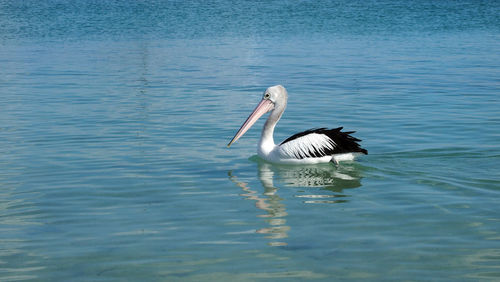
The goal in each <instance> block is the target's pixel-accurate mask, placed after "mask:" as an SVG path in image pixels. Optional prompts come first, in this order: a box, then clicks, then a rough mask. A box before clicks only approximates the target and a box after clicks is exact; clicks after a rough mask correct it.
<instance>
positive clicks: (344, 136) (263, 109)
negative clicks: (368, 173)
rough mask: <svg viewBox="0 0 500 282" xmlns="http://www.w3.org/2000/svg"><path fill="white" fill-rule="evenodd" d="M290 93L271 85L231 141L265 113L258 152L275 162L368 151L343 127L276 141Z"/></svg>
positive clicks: (306, 161)
mask: <svg viewBox="0 0 500 282" xmlns="http://www.w3.org/2000/svg"><path fill="white" fill-rule="evenodd" d="M287 99H288V93H287V91H286V89H285V87H283V86H281V85H275V86H271V87H269V88H267V89H266V91H264V95H263V97H262V100H261V101H260V103H259V104H258V105H257V107H256V108H255V110H254V111H253V112H252V113H251V114H250V116H249V117H248V118H247V120H246V121H245V122H244V123H243V125H242V126H241V128H240V129H239V130H238V132H237V133H236V135H235V136H234V137H233V139H232V140H231V142H229V144H227V147H228V148H229V147H230V146H231V144H233V143H234V142H236V141H237V140H238V139H239V138H240V137H241V136H243V134H245V132H247V130H248V129H250V127H252V125H253V124H254V123H255V122H256V121H257V120H258V119H259V118H260V117H261V116H262V115H264V114H266V113H268V112H271V114H270V115H269V117H268V118H267V121H266V123H265V124H264V128H263V129H262V134H261V136H260V141H259V145H258V148H257V153H258V155H259V156H260V157H261V158H263V159H264V160H266V161H268V162H271V163H280V164H317V163H328V162H333V163H335V164H338V162H339V161H345V160H354V158H355V157H356V156H357V155H361V154H365V155H366V154H368V151H366V150H365V149H363V148H361V147H360V146H359V144H358V143H357V142H359V141H361V140H359V139H357V138H355V137H353V136H351V134H352V133H354V132H355V131H350V132H342V131H341V130H342V127H338V128H333V129H327V128H315V129H309V130H306V131H303V132H300V133H297V134H295V135H292V136H290V137H289V138H287V139H285V141H283V142H281V143H280V144H279V145H276V144H275V143H274V138H273V133H274V127H275V126H276V124H277V123H278V121H279V120H280V118H281V116H282V115H283V112H284V111H285V108H286V103H287Z"/></svg>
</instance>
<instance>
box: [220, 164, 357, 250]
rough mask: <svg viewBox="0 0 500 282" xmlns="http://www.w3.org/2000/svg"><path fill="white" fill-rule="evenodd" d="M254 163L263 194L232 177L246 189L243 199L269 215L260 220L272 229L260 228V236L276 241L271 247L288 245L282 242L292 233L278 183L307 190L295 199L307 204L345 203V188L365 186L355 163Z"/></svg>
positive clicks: (231, 174)
mask: <svg viewBox="0 0 500 282" xmlns="http://www.w3.org/2000/svg"><path fill="white" fill-rule="evenodd" d="M254 160H255V161H256V162H257V168H258V177H259V180H260V182H261V184H262V186H263V188H264V192H263V193H259V192H257V191H256V190H254V189H252V188H250V186H249V184H248V183H246V182H242V181H239V180H238V178H237V177H236V176H235V175H234V174H233V172H232V171H229V172H228V175H229V179H230V180H231V181H232V182H234V183H235V184H236V185H237V186H238V187H240V188H241V189H242V190H243V193H242V194H240V196H243V197H245V198H246V199H248V200H253V201H255V206H256V207H257V208H258V209H261V210H263V211H265V212H266V213H265V214H260V215H258V217H262V218H266V222H267V223H268V224H269V227H265V228H261V229H258V230H257V231H256V233H260V234H266V235H267V236H266V238H268V239H271V240H272V241H271V242H269V243H268V244H269V245H271V246H285V245H287V243H286V242H283V241H282V239H284V238H287V237H288V231H289V230H290V226H288V225H287V224H286V223H287V221H286V217H287V215H288V213H287V211H286V206H285V204H284V203H283V198H281V197H280V196H279V195H278V188H277V187H276V186H274V182H275V181H276V182H277V183H280V184H283V186H286V187H297V188H303V189H301V190H297V195H295V197H296V198H301V199H303V203H306V204H321V203H323V204H325V203H326V204H333V203H345V202H347V200H346V197H347V195H345V194H344V193H343V191H344V189H349V188H357V187H360V186H361V176H360V173H359V168H356V167H354V165H355V164H354V163H353V164H352V165H351V164H349V163H348V164H342V165H340V166H338V167H335V166H333V165H331V164H320V165H307V166H284V165H274V164H270V163H267V162H264V161H262V160H260V159H254ZM311 188H312V189H311ZM314 188H316V189H314Z"/></svg>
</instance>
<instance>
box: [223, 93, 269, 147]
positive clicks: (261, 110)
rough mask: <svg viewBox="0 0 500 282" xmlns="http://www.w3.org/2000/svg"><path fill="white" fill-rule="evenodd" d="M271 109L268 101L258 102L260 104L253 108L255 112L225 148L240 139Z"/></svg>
mask: <svg viewBox="0 0 500 282" xmlns="http://www.w3.org/2000/svg"><path fill="white" fill-rule="evenodd" d="M273 108H274V104H273V102H271V101H270V100H267V99H262V101H260V103H259V104H258V105H257V107H256V108H255V110H253V112H252V114H251V115H250V116H249V117H248V118H247V120H246V121H245V123H244V124H243V125H242V126H241V128H240V130H238V132H237V133H236V135H234V137H233V139H232V140H231V142H229V144H227V147H228V148H229V147H230V146H231V144H233V143H234V142H236V140H238V139H240V137H241V136H243V134H245V132H247V130H248V129H250V127H252V125H253V124H254V123H255V122H256V121H257V120H258V119H259V118H260V117H261V116H262V115H263V114H265V113H267V112H269V111H270V110H272V109H273Z"/></svg>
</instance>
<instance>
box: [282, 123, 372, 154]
mask: <svg viewBox="0 0 500 282" xmlns="http://www.w3.org/2000/svg"><path fill="white" fill-rule="evenodd" d="M342 128H343V127H338V128H332V129H327V128H325V127H323V128H312V129H309V130H306V131H303V132H299V133H297V134H294V135H292V136H290V137H288V138H287V139H286V140H285V141H283V142H281V144H280V145H283V144H285V143H287V142H290V141H292V140H294V139H297V138H300V137H302V136H305V135H308V134H311V133H317V134H324V135H326V136H328V137H329V138H330V139H331V140H332V141H333V142H335V146H334V148H333V149H326V150H325V151H324V152H322V153H321V152H319V151H316V150H314V151H311V150H309V154H308V155H309V156H310V157H323V156H326V155H334V154H343V153H362V154H365V155H366V154H368V151H367V150H365V149H363V148H361V147H360V145H359V144H358V142H361V140H360V139H358V138H356V137H353V136H351V134H353V133H355V132H356V131H348V132H342V131H341V130H342ZM296 157H297V158H301V157H299V156H296Z"/></svg>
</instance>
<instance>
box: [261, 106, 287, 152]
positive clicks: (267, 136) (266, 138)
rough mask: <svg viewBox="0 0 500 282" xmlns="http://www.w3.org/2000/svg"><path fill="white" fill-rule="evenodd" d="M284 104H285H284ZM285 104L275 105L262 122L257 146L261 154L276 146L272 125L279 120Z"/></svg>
mask: <svg viewBox="0 0 500 282" xmlns="http://www.w3.org/2000/svg"><path fill="white" fill-rule="evenodd" d="M285 106H286V105H285ZM285 106H279V105H276V106H275V108H274V110H273V111H272V112H271V114H270V115H269V117H268V118H267V120H266V123H265V124H264V128H263V129H262V134H261V136H260V141H259V148H258V152H259V155H261V156H266V155H268V154H269V153H270V152H271V151H272V150H273V149H274V147H275V146H276V144H274V138H273V135H274V127H275V126H276V124H277V123H278V121H279V120H280V118H281V116H282V115H283V112H284V111H285Z"/></svg>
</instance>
